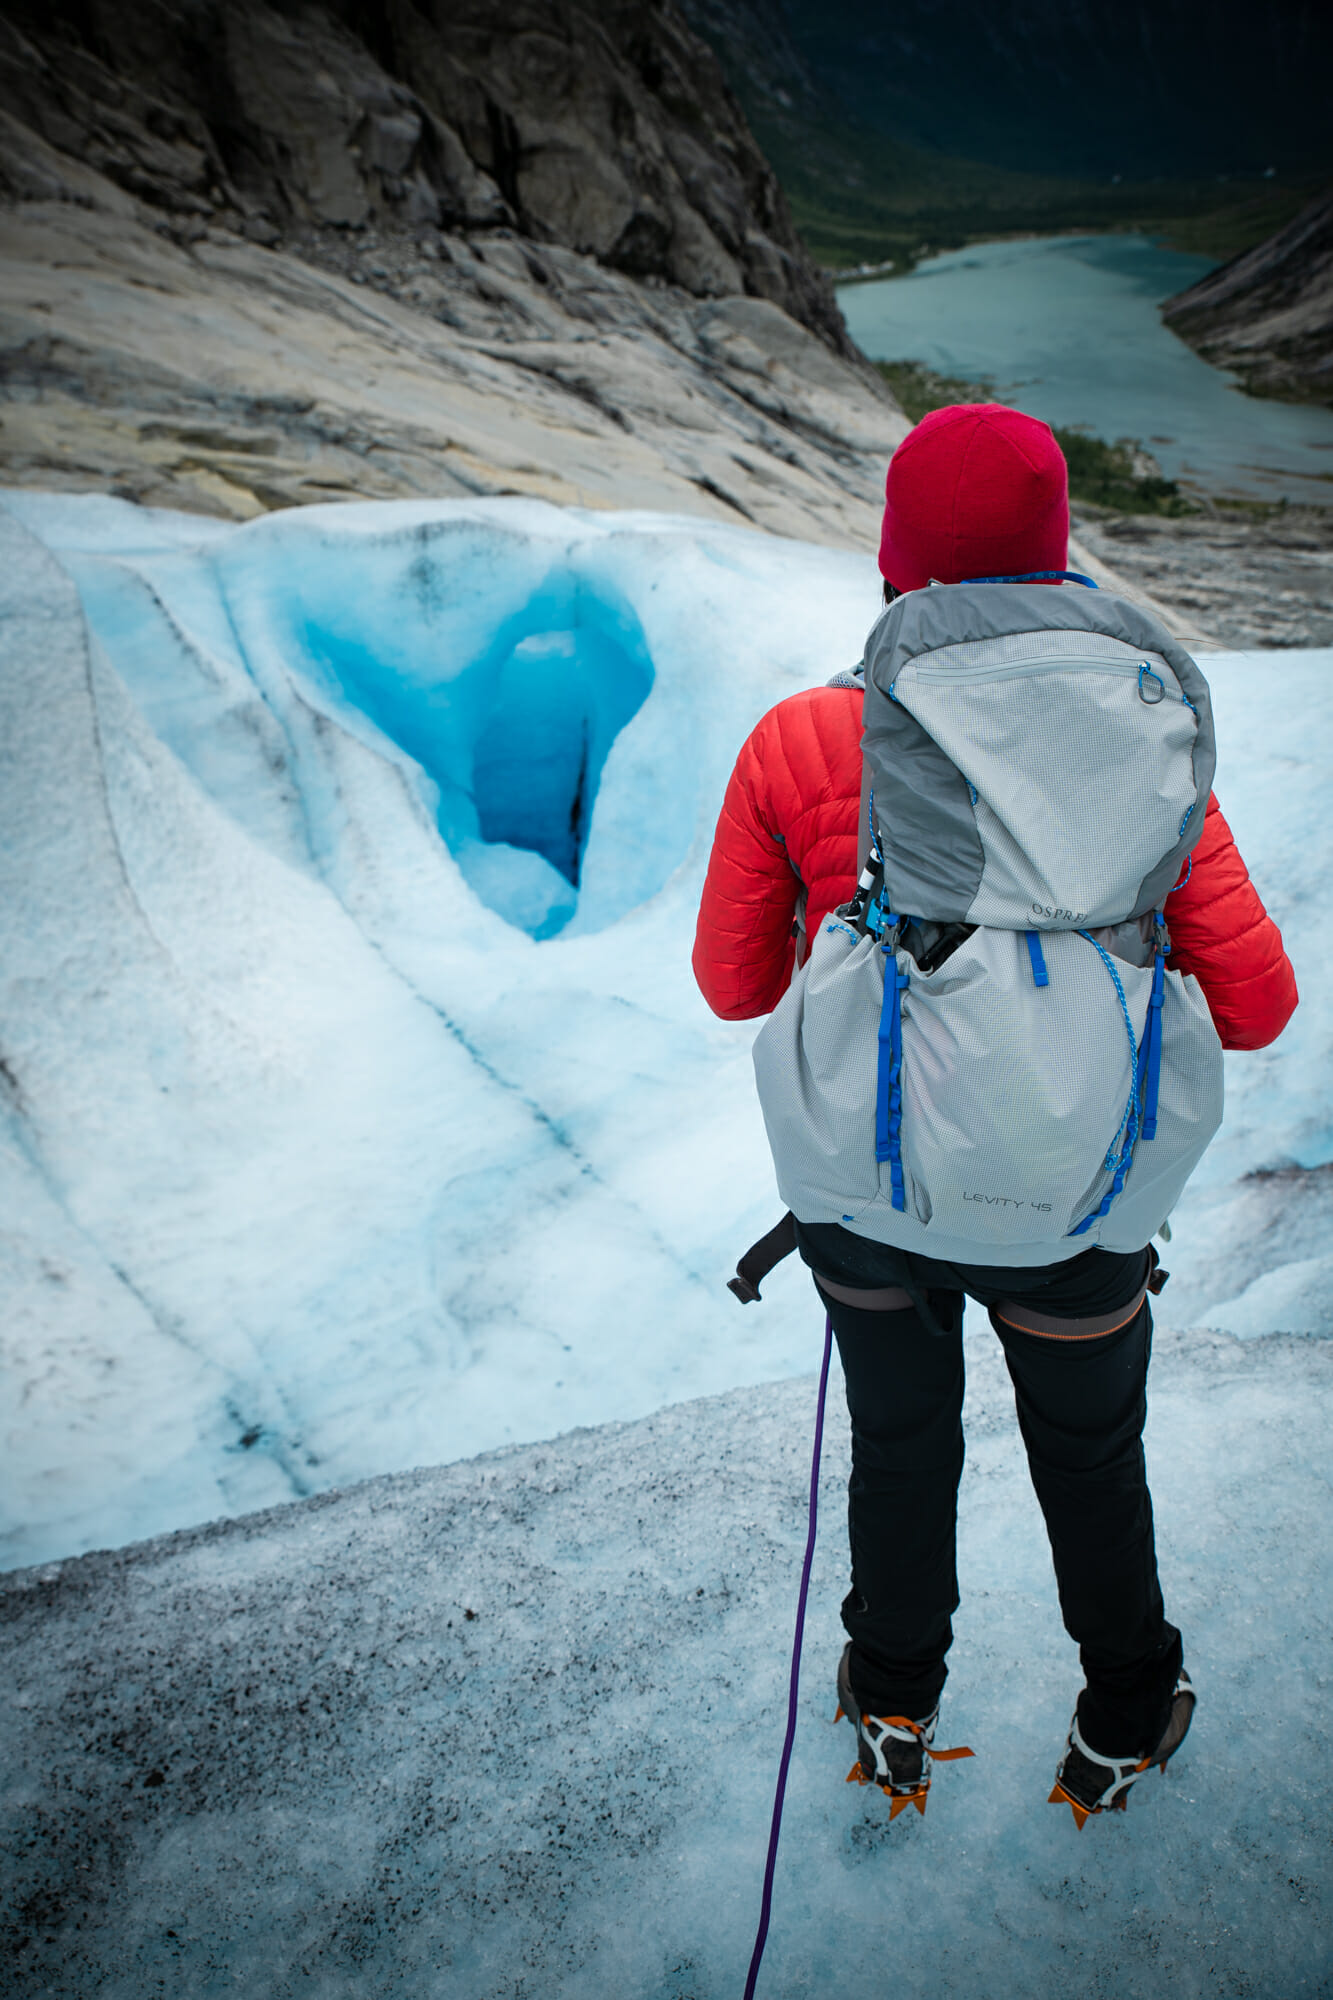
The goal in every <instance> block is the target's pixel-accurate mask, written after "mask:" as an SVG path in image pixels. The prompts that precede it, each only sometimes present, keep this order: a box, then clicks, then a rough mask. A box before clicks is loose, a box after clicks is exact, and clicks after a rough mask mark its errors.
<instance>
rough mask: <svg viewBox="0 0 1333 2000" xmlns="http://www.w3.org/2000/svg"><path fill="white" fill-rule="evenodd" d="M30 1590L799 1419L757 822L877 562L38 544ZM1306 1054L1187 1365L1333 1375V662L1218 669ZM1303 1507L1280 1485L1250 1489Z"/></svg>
mask: <svg viewBox="0 0 1333 2000" xmlns="http://www.w3.org/2000/svg"><path fill="white" fill-rule="evenodd" d="M0 599H3V610H4V614H5V616H4V621H3V626H2V627H0V764H2V766H3V768H2V769H0V780H2V782H0V1059H2V1060H3V1069H0V1286H3V1293H4V1299H3V1305H4V1312H3V1332H2V1334H0V1339H2V1341H3V1348H2V1351H0V1364H2V1366H3V1407H4V1416H3V1437H4V1445H5V1452H4V1472H3V1496H2V1497H3V1506H4V1518H3V1523H2V1524H0V1527H2V1532H3V1539H0V1562H7V1563H9V1564H19V1563H31V1562H37V1561H43V1560H46V1559H48V1558H51V1557H56V1556H66V1555H70V1554H74V1553H77V1552H80V1551H83V1550H87V1549H91V1548H95V1547H107V1546H114V1545H117V1544H121V1543H125V1542H128V1541H131V1540H133V1539H135V1538H137V1537H142V1536H145V1535H149V1534H156V1533H160V1532H163V1531H165V1530H168V1529H172V1528H177V1527H182V1526H185V1525H188V1524H192V1523H198V1522H203V1521H207V1520H211V1519H215V1518H217V1517H219V1516H227V1515H236V1514H241V1513H244V1512H247V1511H249V1510H253V1509H256V1508H261V1507H265V1506H269V1505H271V1504H274V1503H277V1502H280V1501H283V1500H286V1499H290V1498H292V1497H301V1496H305V1495H311V1494H315V1493H319V1492H321V1491H323V1490H325V1489H328V1488H330V1487H333V1486H342V1485H346V1484H347V1483H348V1482H350V1481H355V1480H359V1479H363V1478H366V1477H370V1476H373V1475H376V1474H381V1473H386V1472H395V1471H401V1470H405V1469H407V1468H410V1467H412V1466H417V1465H425V1464H438V1463H440V1462H443V1461H448V1460H453V1459H458V1458H462V1457H465V1456H468V1455H471V1454H474V1453H477V1452H480V1451H484V1450H488V1449H491V1448H494V1447H496V1446H499V1445H502V1444H504V1443H506V1442H509V1441H522V1440H534V1439H540V1438H547V1437H551V1436H553V1435H556V1434H558V1433H561V1432H565V1431H567V1430H569V1429H570V1428H571V1427H573V1426H576V1425H591V1424H600V1423H605V1422H608V1421H623V1420H626V1419H632V1418H637V1417H641V1416H644V1415H646V1414H647V1413H649V1412H651V1411H653V1410H656V1409H658V1408H660V1407H661V1406H663V1405H664V1404H667V1403H671V1402H675V1401H679V1400H682V1399H685V1398H690V1397H696V1396H699V1395H704V1394H713V1393H717V1392H720V1391H724V1390H730V1389H733V1388H744V1387H747V1386H753V1385H755V1384H758V1383H761V1382H766V1381H767V1382H771V1381H774V1380H776V1379H779V1378H782V1377H786V1376H791V1375H793V1374H795V1373H799V1372H803V1371H805V1370H807V1369H808V1368H809V1367H810V1365H811V1363H812V1359H813V1356H814V1354H815V1352H816V1350H817V1346H818V1340H819V1319H818V1312H817V1308H816V1305H815V1302H814V1298H813V1294H812V1292H811V1291H810V1288H809V1285H808V1281H807V1280H806V1278H805V1276H804V1273H803V1272H802V1271H801V1270H799V1269H798V1268H797V1267H796V1265H795V1263H794V1262H793V1263H792V1264H789V1265H788V1266H786V1267H784V1268H783V1269H782V1270H780V1271H778V1272H776V1273H775V1274H774V1276H773V1277H772V1279H770V1281H769V1283H768V1286H767V1287H766V1296H765V1300H764V1303H763V1304H762V1305H761V1306H758V1307H750V1308H745V1309H742V1308H741V1307H740V1306H738V1305H737V1304H736V1303H735V1302H734V1301H733V1300H732V1299H731V1297H730V1296H729V1294H728V1293H727V1292H726V1291H725V1289H724V1280H725V1278H726V1276H727V1274H728V1273H729V1272H730V1270H731V1267H732V1265H733V1264H734V1262H735V1259H736V1257H737V1256H738V1254H739V1253H740V1252H741V1251H742V1250H743V1249H744V1248H745V1247H746V1245H747V1244H748V1243H749V1242H750V1241H751V1240H752V1238H753V1237H755V1236H757V1235H758V1234H759V1233H760V1232H761V1231H762V1230H763V1229H765V1228H766V1227H768V1226H769V1224H770V1223H771V1222H772V1221H774V1220H775V1219H776V1216H777V1214H778V1212H779V1208H780V1204H779V1203H778V1200H777V1196H776V1193H775V1190H774V1184H773V1178H772V1171H771V1167H770V1163H769V1159H768V1154H767V1149H766V1146H765V1142H764V1137H763V1129H762V1124H761V1121H760V1118H759V1113H758V1109H757V1106H756V1103H755V1099H754V1092H753V1084H752V1077H751V1069H750V1060H749V1048H750V1043H751V1040H752V1038H753V1033H754V1026H753V1024H742V1025H738V1026H728V1025H725V1024H722V1023H719V1022H717V1021H715V1020H714V1019H713V1018H712V1016H711V1015H710V1014H709V1012H708V1010H707V1009H706V1007H705V1006H704V1003H703V1001H702V1000H701V999H700V997H699V995H698V994H697V992H696V990H695V987H694V984H693V979H692V976H691V973H690V968H689V949H690V943H691V937H692V930H693V924H694V916H695V911H696V908H697V904H698V897H699V890H700V885H701V881H702V876H703V870H704V866H705V862H706V859H707V854H708V848H709V844H710V841H711V838H712V832H713V827H714V822H715V819H716V814H717V809H718V805H719V803H720V799H721V794H722V790H723V787H724V784H725V781H726V778H727V774H728V772H729V769H730V766H731V763H732V760H733V758H734V756H735V753H736V751H737V749H738V747H739V745H740V743H741V741H742V740H743V738H744V736H745V734H746V732H747V730H748V729H749V728H750V726H751V725H752V724H753V722H754V721H755V720H756V719H757V717H758V716H759V715H760V714H761V713H762V712H763V711H764V710H765V709H766V708H767V707H769V706H770V705H771V704H772V703H773V702H774V701H776V700H778V699H780V698H781V697H782V696H783V695H785V694H787V693H789V692H791V691H792V690H793V689H796V688H799V687H803V686H808V685H811V684H812V683H816V682H819V681H822V680H824V679H826V678H827V677H828V676H829V675H830V674H831V673H833V672H835V671H836V670H837V669H839V668H841V667H845V666H847V665H849V664H851V663H852V662H853V661H854V660H855V659H857V658H858V657H859V654H860V650H861V645H862V641H863V638H864V634H865V631H866V629H867V628H868V626H869V625H870V623H871V622H872V620H873V618H874V616H875V615H876V610H877V599H878V579H877V574H876V571H875V566H874V562H873V559H872V557H871V556H870V555H866V556H864V557H861V556H853V555H844V554H838V553H836V552H830V551H829V550H827V549H820V548H814V547H807V546H804V545H799V544H794V543H789V542H782V541H779V540H777V539H775V538H772V537H768V536H764V535H760V534H755V533H752V532H749V531H745V530H740V529H736V530H731V529H726V528H720V527H717V526H715V525H712V524H710V523H706V522H702V521H698V520H687V519H670V518H664V517H655V516H647V515H627V514H615V513H578V512H570V511H564V510H559V509H556V508H552V507H549V506H546V505H544V504H541V503H537V502H529V501H503V500H502V501H490V502H483V503H475V504H474V503H471V502H440V503H429V504H417V503H380V504H373V505H372V504H367V505H353V506H337V507H328V508H322V507H321V508H309V509H301V510H294V511H292V512H289V513H285V514H280V515H276V516H269V517H267V518H265V519H262V520H259V521H256V522H253V523H250V524H248V525H246V526H243V527H228V526H221V525H219V524H217V523H214V522H206V521H201V520H198V519H194V518H192V517H187V516H183V515H171V514H161V513H153V512H150V511H147V510H143V509H139V508H136V507H134V506H132V505H130V504H128V503H124V502H120V501H116V500H113V499H109V498H94V497H88V498H78V497H70V496H64V495H60V496H56V495H42V494H35V493H16V492H11V493H8V494H6V495H5V496H4V497H3V505H2V506H0ZM1204 666H1205V670H1206V672H1207V673H1208V675H1209V678H1210V681H1211V683H1212V686H1213V690H1214V696H1215V701H1216V707H1217V718H1218V729H1219V741H1220V757H1219V772H1218V781H1217V784H1218V792H1219V795H1220V797H1221V799H1222V802H1223V806H1224V808H1225V810H1226V811H1227V813H1228V816H1229V818H1230V820H1231V822H1232V825H1233V827H1234V828H1235V831H1236V833H1237V837H1238V839H1239V841H1240V844H1241V847H1242V850H1243V852H1244V853H1245V855H1246V857H1247V859H1248V861H1249V864H1250V867H1251V870H1252V872H1253V873H1254V875H1255V878H1256V880H1257V882H1258V884H1259V887H1260V890H1261V892H1262V894H1263V895H1264V897H1265V900H1266V902H1267V903H1268V906H1269V908H1270V909H1271V910H1272V911H1273V913H1274V915H1275V916H1276V917H1277V918H1278V920H1279V922H1280V923H1281V924H1282V926H1283V930H1284V933H1285V936H1286V939H1287V943H1288V946H1289V948H1290V950H1291V953H1292V956H1293V958H1294V961H1295V963H1296V967H1297V972H1298V977H1299V978H1300V980H1301V983H1302V987H1303V991H1304V996H1305V998H1304V1005H1303V1007H1302V1009H1301V1010H1300V1012H1299V1013H1298V1014H1297V1016H1296V1019H1295V1021H1294V1023H1293V1024H1292V1026H1291V1028H1290V1029H1289V1030H1288V1031H1287V1033H1286V1035H1285V1036H1284V1037H1283V1038H1282V1040H1281V1041H1280V1043H1279V1044H1278V1045H1277V1046H1276V1047H1275V1048H1274V1049H1271V1050H1268V1051H1264V1052H1261V1053H1259V1054H1254V1055H1240V1056H1233V1057H1231V1058H1230V1059H1229V1068H1228V1092H1229V1098H1228V1112H1227V1119H1226V1123H1225V1125H1224V1127H1223V1130H1222V1132H1221V1134H1220V1135H1219V1137H1218V1139H1217V1141H1216V1143H1215V1145H1214V1147H1213V1148H1212V1150H1211V1152H1210V1154H1209V1155H1208V1157H1207V1159H1206V1160H1205V1162H1204V1165H1203V1167H1202V1168H1201V1170H1200V1172H1199V1174H1198V1175H1197V1177H1196V1181H1195V1183H1194V1185H1193V1186H1192V1188H1191V1189H1190V1191H1189V1193H1188V1195H1187V1197H1186V1200H1185V1201H1184V1203H1183V1204H1182V1206H1181V1209H1180V1211H1179V1212H1178V1214H1177V1216H1176V1218H1175V1231H1176V1234H1175V1240H1174V1242H1173V1244H1172V1246H1171V1250H1170V1253H1169V1255H1168V1258H1167V1261H1168V1263H1170V1265H1171V1266H1172V1268H1173V1271H1174V1273H1175V1275H1174V1277H1173V1279H1172V1283H1171V1287H1170V1289H1169V1291H1168V1292H1167V1293H1166V1294H1165V1295H1164V1296H1163V1299H1162V1302H1161V1307H1160V1310H1159V1322H1162V1323H1165V1324H1166V1325H1168V1326H1178V1327H1207V1328H1210V1329H1214V1330H1216V1331H1218V1332H1221V1333H1226V1334H1229V1335H1234V1336H1237V1337H1240V1338H1247V1339H1248V1338H1251V1337H1255V1336H1264V1335H1271V1334H1274V1333H1293V1334H1317V1333H1322V1334H1327V1333H1328V1332H1329V1331H1330V1330H1333V1307H1331V1306H1330V1298H1331V1297H1333V1285H1331V1283H1330V1281H1331V1280H1333V1253H1331V1252H1330V1237H1329V1227H1328V1223H1329V1215H1330V1206H1331V1203H1330V1192H1329V1191H1330V1185H1333V1102H1331V1100H1333V1063H1331V1062H1330V1060H1329V1048H1328V1042H1329V1019H1330V1010H1329V1005H1328V999H1327V992H1328V982H1327V977H1326V966H1327V954H1328V939H1329V936H1330V915H1331V914H1333V871H1331V870H1330V868H1329V858H1330V847H1329V840H1328V835H1327V810H1328V807H1327V784H1326V775H1325V774H1326V772H1327V768H1328V764H1329V751H1330V715H1331V712H1333V653H1306V654H1296V653H1274V654H1266V655H1258V654H1252V655H1247V656H1237V655H1233V656H1219V657H1215V658H1212V659H1208V660H1205V662H1204ZM1261 1464H1262V1462H1261V1460H1259V1459H1258V1458H1257V1457H1256V1459H1255V1460H1254V1471H1255V1476H1256V1478H1259V1477H1260V1471H1261Z"/></svg>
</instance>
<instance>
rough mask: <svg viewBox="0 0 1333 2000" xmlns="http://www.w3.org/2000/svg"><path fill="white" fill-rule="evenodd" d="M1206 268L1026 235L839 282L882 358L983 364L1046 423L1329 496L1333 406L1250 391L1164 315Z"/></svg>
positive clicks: (1230, 479)
mask: <svg viewBox="0 0 1333 2000" xmlns="http://www.w3.org/2000/svg"><path fill="white" fill-rule="evenodd" d="M1212 268H1213V264H1212V261H1211V260H1210V259H1209V258H1207V257H1198V256H1190V255H1186V254H1184V253H1183V252H1181V251H1176V250H1167V249H1164V248H1162V247H1161V245H1159V244H1157V243H1154V242H1152V241H1151V240H1150V239H1149V238H1148V237H1146V236H1120V235H1109V236H1056V237H1033V238H1028V239H1026V240H1024V241H1021V242H1002V243H979V244H974V245H972V246H971V247H969V248H968V249H966V250H955V251H950V252H948V253H947V254H945V255H943V256H939V257H932V258H930V259H929V260H928V261H926V262H924V263H921V264H919V265H918V266H917V267H916V269H915V270H914V271H912V272H911V273H910V275H908V276H906V277H902V278H888V279H879V280H875V281H873V282H870V283H863V284H851V285H844V286H842V287H841V288H840V289H839V292H838V303H839V304H840V306H841V307H842V310H843V313H844V314H845V316H846V320H847V325H848V328H849V330H850V332H851V335H852V338H853V339H854V340H855V341H856V342H857V343H858V344H859V345H860V347H861V348H862V349H863V350H864V351H865V353H867V354H868V355H870V356H871V357H872V358H873V359H874V360H877V361H903V360H911V361H922V362H925V363H926V365H927V366H928V367H930V368H933V369H935V370H937V371H938V372H939V373H940V374H942V375H953V376H961V377H962V378H963V379H965V380H967V381H977V382H980V381H982V380H984V379H987V378H988V379H989V381H990V382H991V383H993V385H994V393H995V395H996V396H997V397H998V398H999V399H1000V400H1002V401H1004V402H1009V403H1014V404H1016V405H1017V406H1018V408H1020V409H1023V410H1027V411H1029V412H1030V413H1031V414H1032V415H1033V416H1036V417H1042V418H1044V419H1045V420H1046V421H1047V422H1048V423H1053V424H1082V425H1084V426H1086V427H1087V428H1088V429H1089V430H1091V431H1095V432H1096V433H1097V434H1098V435H1099V436H1101V437H1104V438H1120V437H1133V438H1136V439H1138V440H1139V441H1140V442H1142V443H1143V444H1144V445H1146V446H1147V448H1148V450H1149V451H1151V452H1152V454H1153V456H1154V457H1155V458H1156V459H1157V460H1158V462H1159V463H1160V464H1161V466H1162V469H1163V471H1164V472H1165V473H1166V474H1167V475H1168V477H1170V478H1172V479H1180V480H1181V481H1182V482H1184V483H1185V484H1187V485H1188V486H1193V487H1197V488H1200V489H1202V490H1204V491H1206V492H1209V493H1213V494H1218V495H1234V496H1239V497H1250V498H1255V499H1264V500H1278V499H1283V498H1286V499H1288V500H1291V501H1304V502H1314V503H1315V504H1320V503H1322V504H1326V505H1327V504H1330V503H1333V410H1327V409H1321V408H1317V407H1310V406H1306V405H1303V404H1294V403H1278V402H1272V401H1269V400H1266V399H1261V398H1259V397H1253V396H1247V395H1245V394H1244V393H1243V392H1242V391H1241V389H1240V388H1239V387H1238V386H1237V385H1236V380H1235V377H1234V376H1231V375H1228V374H1226V373H1224V372H1223V371H1222V370H1220V369H1217V368H1212V367H1210V366H1209V364H1208V363H1207V362H1206V361H1201V360H1200V358H1199V356H1198V355H1197V354H1195V353H1194V351H1193V349H1192V348H1189V347H1187V346H1186V345H1185V343H1184V342H1183V341H1182V340H1179V339H1177V337H1176V336H1175V334H1173V333H1172V332H1170V331H1169V329H1168V328H1167V327H1166V326H1164V325H1163V323H1162V321H1161V319H1160V317H1159V315H1158V310H1157V309H1158V306H1159V305H1160V304H1161V302H1162V301H1163V300H1164V299H1168V298H1170V297H1172V296H1173V294H1175V293H1176V292H1180V291H1183V290H1184V289H1185V287H1186V286H1188V285H1192V284H1194V283H1195V282H1196V281H1197V280H1198V279H1199V278H1201V277H1202V276H1203V275H1204V274H1205V272H1207V271H1209V270H1211V269H1212ZM978 393H979V394H982V393H984V391H979V392H978Z"/></svg>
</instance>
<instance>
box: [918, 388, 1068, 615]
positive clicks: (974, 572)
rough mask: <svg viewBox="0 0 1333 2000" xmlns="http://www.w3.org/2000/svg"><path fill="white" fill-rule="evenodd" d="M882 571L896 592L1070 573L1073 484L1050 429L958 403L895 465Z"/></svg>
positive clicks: (927, 422)
mask: <svg viewBox="0 0 1333 2000" xmlns="http://www.w3.org/2000/svg"><path fill="white" fill-rule="evenodd" d="M884 496H885V506H884V533H883V536H882V538H881V541H880V545H879V567H880V572H881V574H882V575H883V576H885V577H887V578H888V580H889V582H890V583H891V584H892V585H893V586H894V588H895V590H919V589H920V588H921V586H922V585H923V584H926V583H929V582H930V580H931V578H932V577H934V579H935V580H936V582H937V583H961V582H962V581H963V580H964V579H965V578H967V577H973V576H1015V575H1022V574H1025V573H1026V572H1027V571H1029V570H1039V569H1063V568H1064V566H1065V562H1066V559H1067V555H1068V543H1069V474H1068V470H1067V468H1066V466H1065V460H1064V453H1063V452H1062V451H1061V449H1060V447H1059V445H1058V444H1057V443H1056V442H1055V439H1054V437H1053V436H1052V434H1051V430H1050V426H1049V425H1048V424H1043V423H1039V422H1038V420H1037V419H1036V418H1035V417H1025V416H1024V415H1023V413H1022V411H1021V410H1010V409H1006V408H1005V406H1004V404H1003V403H951V404H950V405H949V406H948V408H946V409H943V410H932V411H931V413H930V415H929V416H928V417H923V418H922V419H921V422H920V423H919V424H918V425H917V426H916V429H915V430H912V431H909V432H908V434H907V436H906V437H905V438H904V439H903V441H902V443H901V444H900V445H899V447H898V449H897V451H895V452H894V454H893V457H892V458H891V459H890V461H889V476H888V478H887V480H886V481H885V487H884Z"/></svg>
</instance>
